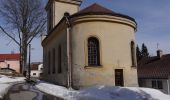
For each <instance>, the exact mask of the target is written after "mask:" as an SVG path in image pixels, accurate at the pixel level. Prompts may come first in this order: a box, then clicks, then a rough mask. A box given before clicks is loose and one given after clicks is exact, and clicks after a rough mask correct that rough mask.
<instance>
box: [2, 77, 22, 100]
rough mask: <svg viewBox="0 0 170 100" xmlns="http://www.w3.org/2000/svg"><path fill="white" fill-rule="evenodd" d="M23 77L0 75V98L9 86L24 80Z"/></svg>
mask: <svg viewBox="0 0 170 100" xmlns="http://www.w3.org/2000/svg"><path fill="white" fill-rule="evenodd" d="M24 81H25V78H24V77H9V76H5V75H0V99H2V98H3V96H4V95H5V94H6V93H7V92H8V90H9V88H10V87H11V86H12V85H13V84H15V83H20V82H24Z"/></svg>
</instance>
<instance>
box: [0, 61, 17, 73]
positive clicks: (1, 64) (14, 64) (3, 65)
mask: <svg viewBox="0 0 170 100" xmlns="http://www.w3.org/2000/svg"><path fill="white" fill-rule="evenodd" d="M8 64H9V65H10V68H11V69H14V70H15V71H16V72H18V73H19V72H20V64H19V61H12V60H11V61H8V60H7V61H4V62H0V68H7V67H8Z"/></svg>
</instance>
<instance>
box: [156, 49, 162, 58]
mask: <svg viewBox="0 0 170 100" xmlns="http://www.w3.org/2000/svg"><path fill="white" fill-rule="evenodd" d="M162 56H163V51H162V50H160V49H159V50H157V57H159V58H161V57H162Z"/></svg>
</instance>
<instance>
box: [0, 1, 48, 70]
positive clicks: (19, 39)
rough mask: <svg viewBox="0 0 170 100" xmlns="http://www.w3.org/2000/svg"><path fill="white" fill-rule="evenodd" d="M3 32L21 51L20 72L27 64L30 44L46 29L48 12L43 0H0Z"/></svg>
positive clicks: (0, 17) (0, 18) (1, 28)
mask: <svg viewBox="0 0 170 100" xmlns="http://www.w3.org/2000/svg"><path fill="white" fill-rule="evenodd" d="M0 20H2V21H4V22H5V25H4V24H2V25H0V30H1V33H3V34H5V35H7V36H8V37H9V38H10V39H11V40H13V41H14V42H15V43H16V44H17V45H18V46H19V51H20V55H21V56H20V72H22V73H23V72H24V71H25V70H26V69H25V67H26V65H27V47H28V44H29V43H30V42H31V41H32V40H33V39H34V38H35V37H36V36H37V35H39V34H41V33H43V31H45V29H46V12H45V10H44V7H43V2H42V0H0Z"/></svg>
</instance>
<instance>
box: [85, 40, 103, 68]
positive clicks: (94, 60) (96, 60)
mask: <svg viewBox="0 0 170 100" xmlns="http://www.w3.org/2000/svg"><path fill="white" fill-rule="evenodd" d="M88 65H89V66H98V65H100V52H99V41H98V39H97V38H95V37H90V38H88Z"/></svg>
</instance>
